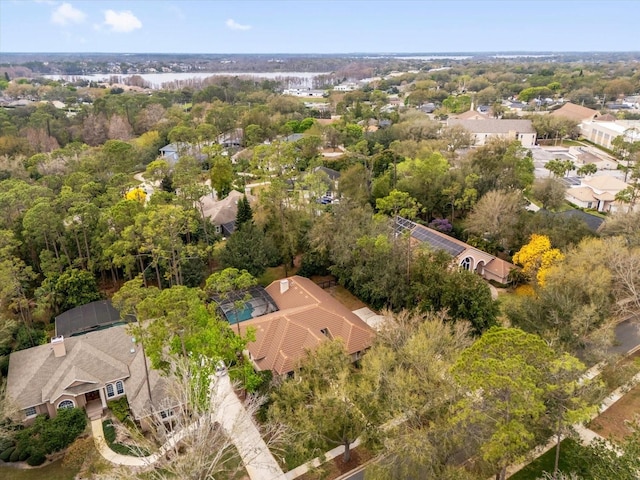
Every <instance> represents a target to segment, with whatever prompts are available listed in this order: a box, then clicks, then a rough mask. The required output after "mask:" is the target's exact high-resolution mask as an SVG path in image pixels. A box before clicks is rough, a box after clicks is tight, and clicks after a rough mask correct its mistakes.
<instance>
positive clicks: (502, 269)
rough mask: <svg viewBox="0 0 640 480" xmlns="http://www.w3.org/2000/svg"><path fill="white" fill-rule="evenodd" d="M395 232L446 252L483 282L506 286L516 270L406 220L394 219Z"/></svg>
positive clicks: (510, 265) (451, 238)
mask: <svg viewBox="0 0 640 480" xmlns="http://www.w3.org/2000/svg"><path fill="white" fill-rule="evenodd" d="M395 230H396V234H402V233H408V234H409V235H410V236H411V239H412V240H414V241H415V242H419V243H426V244H428V245H429V246H431V248H433V249H436V250H444V251H446V252H447V253H449V255H451V256H452V257H453V259H454V261H455V263H456V265H458V266H460V267H462V268H464V269H465V270H470V271H472V272H475V273H477V274H478V275H480V276H481V277H482V278H484V279H485V280H493V281H495V282H498V283H501V284H507V283H509V273H510V272H511V270H513V269H514V268H517V267H516V266H515V265H513V264H512V263H509V262H507V261H505V260H502V259H501V258H498V257H496V256H494V255H491V254H490V253H487V252H483V251H482V250H479V249H477V248H475V247H472V246H471V245H468V244H466V243H464V242H463V241H461V240H458V239H457V238H453V237H450V236H449V235H446V234H444V233H442V232H439V231H437V230H434V229H432V228H429V227H426V226H424V225H420V224H418V223H415V222H412V221H411V220H408V219H406V218H402V217H396V225H395Z"/></svg>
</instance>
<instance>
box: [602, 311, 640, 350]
mask: <svg viewBox="0 0 640 480" xmlns="http://www.w3.org/2000/svg"><path fill="white" fill-rule="evenodd" d="M615 336H616V342H615V345H613V346H612V347H611V348H609V351H610V352H611V353H615V354H624V353H627V352H628V351H629V350H631V349H633V348H635V347H637V346H639V345H640V314H635V315H631V316H630V317H628V318H627V319H626V320H623V321H622V322H620V323H619V324H618V325H616V328H615Z"/></svg>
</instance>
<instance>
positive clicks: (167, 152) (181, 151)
mask: <svg viewBox="0 0 640 480" xmlns="http://www.w3.org/2000/svg"><path fill="white" fill-rule="evenodd" d="M183 155H191V156H193V157H194V158H196V159H197V160H199V161H203V160H205V159H206V158H207V156H206V155H204V154H203V153H202V151H201V149H200V147H199V146H195V145H191V144H188V143H184V142H178V143H170V144H168V145H165V146H164V147H162V148H161V149H160V156H161V157H162V158H163V159H164V160H166V161H167V163H168V164H169V166H171V167H173V166H175V164H176V163H178V160H179V159H180V157H181V156H183Z"/></svg>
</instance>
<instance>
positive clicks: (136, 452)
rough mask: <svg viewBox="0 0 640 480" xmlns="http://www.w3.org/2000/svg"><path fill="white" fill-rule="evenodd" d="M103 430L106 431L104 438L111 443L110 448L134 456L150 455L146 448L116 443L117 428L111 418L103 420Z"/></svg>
mask: <svg viewBox="0 0 640 480" xmlns="http://www.w3.org/2000/svg"><path fill="white" fill-rule="evenodd" d="M102 430H103V432H104V439H105V440H106V442H107V445H109V448H110V449H111V450H113V451H114V452H116V453H119V454H121V455H129V456H133V457H145V456H147V455H149V452H148V451H146V450H145V449H142V448H138V447H135V446H130V445H124V444H122V443H116V441H115V440H116V429H115V427H114V426H113V423H112V422H111V420H105V421H104V422H102Z"/></svg>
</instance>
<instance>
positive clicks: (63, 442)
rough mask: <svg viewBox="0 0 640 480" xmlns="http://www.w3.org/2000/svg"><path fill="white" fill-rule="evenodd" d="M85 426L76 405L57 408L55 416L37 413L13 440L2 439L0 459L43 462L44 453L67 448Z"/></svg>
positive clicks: (84, 416) (33, 464) (85, 418)
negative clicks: (31, 422)
mask: <svg viewBox="0 0 640 480" xmlns="http://www.w3.org/2000/svg"><path fill="white" fill-rule="evenodd" d="M86 426H87V417H86V415H85V414H84V411H83V410H82V409H79V408H69V409H64V410H59V411H58V415H57V416H56V417H55V418H52V419H49V418H47V417H46V416H44V415H38V416H37V417H36V419H35V421H34V423H33V425H31V426H29V427H27V428H24V429H22V430H19V431H18V432H16V434H15V435H14V437H13V439H11V440H8V439H5V440H3V441H2V444H3V445H2V446H3V447H5V448H4V449H3V450H2V452H0V460H2V461H5V462H23V461H25V460H26V462H27V463H28V464H29V465H31V466H37V465H42V464H43V463H44V461H45V460H46V456H47V455H48V454H50V453H53V452H57V451H59V450H62V449H63V448H65V447H67V446H68V445H70V444H71V443H73V441H74V440H75V439H76V438H77V436H78V435H80V434H81V433H82V432H83V431H84V429H85V427H86Z"/></svg>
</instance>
